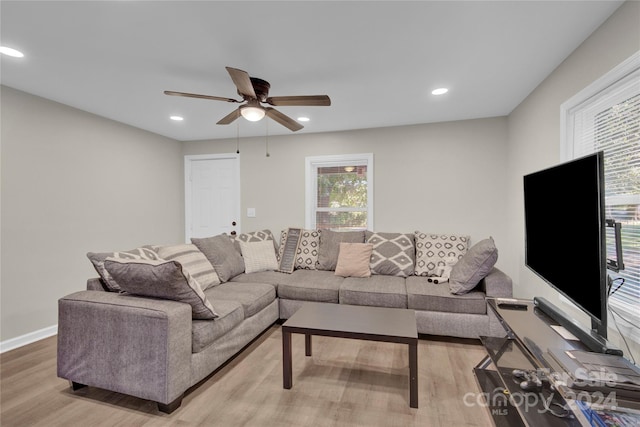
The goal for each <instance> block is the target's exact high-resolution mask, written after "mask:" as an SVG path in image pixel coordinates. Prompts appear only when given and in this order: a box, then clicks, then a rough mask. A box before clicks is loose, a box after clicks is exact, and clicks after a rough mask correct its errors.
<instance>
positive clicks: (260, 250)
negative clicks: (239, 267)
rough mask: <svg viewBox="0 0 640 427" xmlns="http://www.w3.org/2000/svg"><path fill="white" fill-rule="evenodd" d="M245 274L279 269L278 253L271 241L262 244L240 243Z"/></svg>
mask: <svg viewBox="0 0 640 427" xmlns="http://www.w3.org/2000/svg"><path fill="white" fill-rule="evenodd" d="M240 250H241V251H242V259H243V260H244V271H245V273H257V272H260V271H273V270H277V269H278V261H277V260H276V252H275V250H274V248H273V244H272V243H271V241H269V240H263V241H261V242H240Z"/></svg>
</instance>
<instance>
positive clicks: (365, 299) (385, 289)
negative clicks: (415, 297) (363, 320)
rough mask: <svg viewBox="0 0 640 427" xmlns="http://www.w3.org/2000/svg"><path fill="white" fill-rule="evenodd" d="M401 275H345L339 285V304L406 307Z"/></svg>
mask: <svg viewBox="0 0 640 427" xmlns="http://www.w3.org/2000/svg"><path fill="white" fill-rule="evenodd" d="M404 282H405V279H404V278H403V277H394V276H380V275H378V276H371V277H368V278H358V277H347V278H346V279H344V282H342V285H341V286H340V304H351V305H369V306H374V307H396V308H407V289H406V287H405V284H404Z"/></svg>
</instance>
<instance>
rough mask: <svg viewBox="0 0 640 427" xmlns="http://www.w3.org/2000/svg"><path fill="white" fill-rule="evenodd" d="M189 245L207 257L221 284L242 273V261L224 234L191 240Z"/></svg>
mask: <svg viewBox="0 0 640 427" xmlns="http://www.w3.org/2000/svg"><path fill="white" fill-rule="evenodd" d="M191 243H193V244H194V245H196V246H197V247H198V249H200V251H201V252H202V253H203V254H204V256H206V257H207V259H208V260H209V262H210V263H211V265H213V268H214V269H215V270H216V273H218V277H219V278H220V281H221V282H223V283H224V282H226V281H228V280H229V279H231V278H233V277H235V276H237V275H238V274H240V273H242V272H243V271H244V260H243V259H242V256H241V255H240V253H239V252H238V251H237V250H236V249H235V246H234V245H233V242H231V239H230V238H229V236H227V235H226V234H219V235H217V236H213V237H205V238H202V239H199V238H191Z"/></svg>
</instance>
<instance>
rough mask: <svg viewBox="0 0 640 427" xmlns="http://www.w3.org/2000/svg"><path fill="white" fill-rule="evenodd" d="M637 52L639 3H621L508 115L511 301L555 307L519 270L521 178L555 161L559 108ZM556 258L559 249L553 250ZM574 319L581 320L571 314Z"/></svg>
mask: <svg viewBox="0 0 640 427" xmlns="http://www.w3.org/2000/svg"><path fill="white" fill-rule="evenodd" d="M638 50H640V2H635V1H633V2H627V3H625V4H623V5H622V6H621V7H620V8H619V9H618V10H617V11H616V12H615V13H614V14H613V15H612V16H611V17H610V18H609V19H608V20H607V21H606V22H605V23H604V24H603V25H602V26H601V27H600V28H599V29H598V30H596V31H595V32H594V33H593V34H592V35H591V36H590V37H589V38H588V39H587V40H586V41H585V42H584V43H583V44H582V45H581V46H580V47H578V49H576V50H575V51H574V52H573V53H572V54H571V55H570V56H569V57H568V58H567V59H566V60H565V61H564V62H563V63H562V64H561V65H560V66H559V67H558V68H557V69H556V70H555V71H554V72H553V73H552V74H551V75H550V76H549V77H548V78H547V79H545V81H544V82H542V84H540V85H539V86H538V87H537V88H536V89H535V90H534V91H533V92H532V93H531V94H530V95H529V96H528V97H527V99H526V100H525V101H523V102H522V103H521V104H520V105H519V106H518V107H517V108H516V109H515V110H514V111H513V112H512V113H511V114H510V116H509V120H508V126H509V137H508V138H509V150H508V160H509V161H508V164H507V170H508V172H507V181H508V189H507V200H508V201H507V203H508V208H507V214H508V221H509V222H508V235H509V240H508V242H507V247H509V248H510V249H511V250H510V251H509V253H508V254H506V256H507V257H508V258H507V259H505V262H507V263H508V265H509V266H510V267H509V271H510V272H512V278H513V280H514V284H515V288H514V292H515V294H516V295H517V296H520V297H524V298H531V297H533V296H545V297H546V298H548V299H549V300H550V301H552V302H555V303H556V304H558V305H559V306H560V307H561V308H563V309H566V308H567V307H568V306H567V305H566V304H564V303H562V302H560V301H559V299H558V295H557V293H556V292H555V291H552V290H551V288H550V287H549V286H548V285H547V284H546V283H544V282H543V281H542V280H541V279H539V278H538V277H537V276H535V275H534V274H533V273H532V272H531V271H530V270H528V269H527V268H526V267H525V265H524V210H523V209H524V205H523V203H524V202H523V194H522V177H523V176H524V175H526V174H528V173H531V172H534V171H536V170H540V169H543V168H546V167H549V166H552V165H555V164H558V163H559V162H560V161H561V160H560V105H561V104H562V103H563V102H565V101H566V100H568V99H569V98H571V97H572V96H573V95H575V94H576V93H578V92H579V91H581V90H582V89H584V88H585V87H587V86H588V85H589V84H591V83H592V82H593V81H595V80H597V79H598V78H599V77H601V76H602V75H604V74H605V73H607V72H608V71H609V70H611V69H612V68H614V67H615V66H616V65H618V64H619V63H621V62H622V61H624V60H625V59H627V58H628V57H630V56H631V55H632V54H633V53H635V52H637V51H638ZM558 249H559V250H558V256H559V257H562V251H561V249H562V248H558ZM573 313H574V315H575V317H576V318H581V319H582V320H585V316H580V314H579V313H578V312H576V311H574V312H573Z"/></svg>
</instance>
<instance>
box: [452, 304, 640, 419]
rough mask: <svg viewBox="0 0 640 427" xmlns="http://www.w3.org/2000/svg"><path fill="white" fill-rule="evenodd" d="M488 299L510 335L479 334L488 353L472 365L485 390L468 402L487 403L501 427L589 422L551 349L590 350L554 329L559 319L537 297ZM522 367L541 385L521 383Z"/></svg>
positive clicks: (623, 404)
mask: <svg viewBox="0 0 640 427" xmlns="http://www.w3.org/2000/svg"><path fill="white" fill-rule="evenodd" d="M487 302H488V310H491V311H493V312H494V313H495V314H496V316H497V318H498V320H499V321H500V323H501V324H502V326H503V327H504V329H505V331H506V333H507V336H506V337H504V338H496V337H481V341H482V344H483V345H484V347H485V349H486V351H487V357H485V358H484V359H483V360H482V361H481V362H480V363H479V364H478V365H477V366H476V367H475V368H474V370H473V371H474V375H475V377H476V381H477V383H478V386H479V387H480V389H481V390H482V393H480V394H479V395H478V396H476V397H477V398H476V399H475V400H474V399H472V400H473V402H467V401H466V400H465V404H466V403H469V404H481V405H483V406H486V407H487V409H488V411H489V413H490V415H491V418H492V419H493V422H494V425H496V426H499V427H502V426H505V427H506V426H535V427H544V426H549V427H561V426H562V427H574V426H575V427H577V426H591V423H590V422H589V420H588V419H587V416H588V415H586V413H588V411H585V410H583V409H581V408H580V407H579V405H580V404H579V403H578V402H577V401H576V400H574V398H575V397H576V394H575V392H574V391H573V390H571V389H569V388H568V387H567V386H566V385H564V384H562V383H561V382H560V380H559V379H558V377H557V374H566V372H564V371H562V369H561V367H559V366H556V365H553V364H551V363H549V361H548V360H549V359H550V357H549V349H559V350H561V351H562V350H583V351H584V350H586V351H588V349H587V348H586V346H585V345H584V344H583V343H581V342H580V341H574V340H567V339H565V338H563V337H562V336H561V335H560V334H558V333H557V332H556V331H555V330H554V329H552V328H551V326H555V325H556V324H557V322H555V321H554V319H553V318H551V317H549V316H548V315H547V314H545V313H544V312H542V311H541V310H540V309H539V308H538V307H536V306H535V304H534V303H533V301H529V300H517V301H510V303H509V304H502V303H501V304H498V303H500V302H501V301H500V300H499V299H497V300H496V299H492V298H487ZM523 372H526V373H527V374H533V375H534V376H535V377H537V378H538V379H540V380H541V381H540V384H539V387H534V389H527V388H526V387H525V389H523V388H522V387H521V382H522V381H523V380H526V378H522V377H521V375H522V373H523ZM551 373H557V374H553V375H552V374H551ZM572 393H573V394H572ZM585 393H586V392H585ZM589 393H590V392H589ZM468 394H471V393H468ZM589 395H590V396H595V395H596V394H595V393H593V394H589ZM480 396H481V397H482V398H480ZM467 398H468V396H465V399H467ZM468 399H471V398H468ZM468 399H467V400H468ZM593 401H594V402H595V400H593ZM615 403H616V406H617V407H618V408H622V409H619V410H621V411H625V410H626V411H631V412H633V411H635V413H636V414H639V413H640V401H635V400H634V401H629V400H624V401H623V400H620V399H619V400H618V401H617V402H615ZM628 408H632V409H628Z"/></svg>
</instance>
